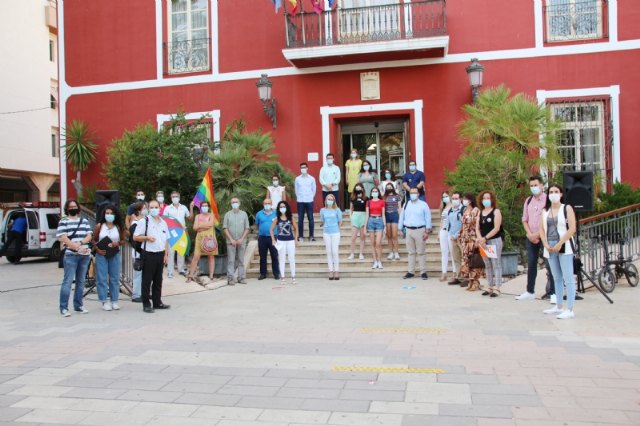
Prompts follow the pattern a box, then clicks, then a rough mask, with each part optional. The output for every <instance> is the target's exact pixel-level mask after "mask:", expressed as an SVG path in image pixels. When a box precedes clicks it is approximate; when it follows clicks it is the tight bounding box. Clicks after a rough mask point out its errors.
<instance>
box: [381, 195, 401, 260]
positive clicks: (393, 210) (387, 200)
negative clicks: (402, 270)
mask: <svg viewBox="0 0 640 426" xmlns="http://www.w3.org/2000/svg"><path fill="white" fill-rule="evenodd" d="M400 210H402V198H401V197H400V195H398V193H397V192H396V188H395V186H393V183H392V182H388V183H387V186H386V187H385V189H384V215H385V222H386V224H387V225H386V233H387V241H388V242H389V246H390V247H389V248H390V249H391V251H389V256H387V259H389V260H393V259H395V260H399V259H400V246H399V243H398V222H399V221H400Z"/></svg>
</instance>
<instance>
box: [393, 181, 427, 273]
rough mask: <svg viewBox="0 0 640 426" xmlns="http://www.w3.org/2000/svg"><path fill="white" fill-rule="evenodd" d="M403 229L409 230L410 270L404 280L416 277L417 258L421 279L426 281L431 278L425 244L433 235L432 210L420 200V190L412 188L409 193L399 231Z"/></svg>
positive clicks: (407, 239)
mask: <svg viewBox="0 0 640 426" xmlns="http://www.w3.org/2000/svg"><path fill="white" fill-rule="evenodd" d="M403 227H404V228H406V229H407V237H406V244H407V251H408V252H409V270H408V272H407V274H406V275H405V276H404V278H405V279H407V278H413V277H414V276H415V272H416V256H417V257H418V263H419V264H420V277H421V278H422V279H423V280H426V279H428V278H429V276H428V275H427V268H426V259H425V256H424V252H425V242H426V241H427V239H428V238H429V234H430V233H431V210H429V206H428V205H427V203H425V202H424V201H422V200H420V199H418V188H411V190H410V191H409V201H407V205H406V206H405V207H404V210H402V214H401V215H400V223H399V224H398V229H402V228H403Z"/></svg>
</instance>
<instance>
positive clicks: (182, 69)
mask: <svg viewBox="0 0 640 426" xmlns="http://www.w3.org/2000/svg"><path fill="white" fill-rule="evenodd" d="M209 44H210V39H208V38H200V39H193V40H184V41H173V42H171V43H165V44H164V49H165V53H166V56H167V63H168V65H169V67H168V68H169V69H168V71H169V74H182V73H188V72H200V71H208V70H209V69H210V66H209Z"/></svg>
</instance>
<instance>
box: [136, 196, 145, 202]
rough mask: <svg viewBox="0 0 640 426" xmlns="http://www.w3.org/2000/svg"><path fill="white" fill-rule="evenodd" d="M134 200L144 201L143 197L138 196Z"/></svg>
mask: <svg viewBox="0 0 640 426" xmlns="http://www.w3.org/2000/svg"><path fill="white" fill-rule="evenodd" d="M136 199H137V200H138V201H144V195H138V196H136Z"/></svg>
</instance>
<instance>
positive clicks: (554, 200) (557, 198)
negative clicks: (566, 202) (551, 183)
mask: <svg viewBox="0 0 640 426" xmlns="http://www.w3.org/2000/svg"><path fill="white" fill-rule="evenodd" d="M560 197H561V195H560V194H549V201H551V202H552V203H559V202H560Z"/></svg>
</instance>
